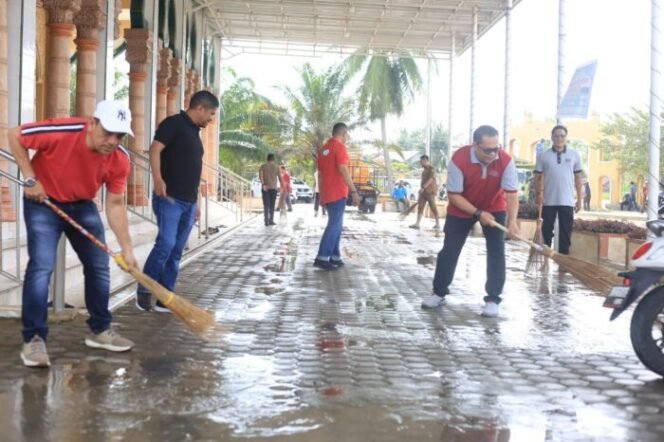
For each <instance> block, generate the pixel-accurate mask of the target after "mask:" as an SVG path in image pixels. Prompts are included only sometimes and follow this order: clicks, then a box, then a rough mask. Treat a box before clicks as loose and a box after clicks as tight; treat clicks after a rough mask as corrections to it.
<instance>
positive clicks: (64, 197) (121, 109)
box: [8, 101, 136, 367]
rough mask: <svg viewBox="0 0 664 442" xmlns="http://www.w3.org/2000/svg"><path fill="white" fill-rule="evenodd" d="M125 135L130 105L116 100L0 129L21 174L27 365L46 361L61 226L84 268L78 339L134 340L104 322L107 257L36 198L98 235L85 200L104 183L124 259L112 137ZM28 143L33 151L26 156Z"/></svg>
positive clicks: (118, 163) (103, 344) (124, 158)
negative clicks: (77, 113)
mask: <svg viewBox="0 0 664 442" xmlns="http://www.w3.org/2000/svg"><path fill="white" fill-rule="evenodd" d="M126 134H129V135H132V136H133V133H132V131H131V113H130V112H129V109H127V108H126V107H125V106H124V105H123V104H122V103H120V102H117V101H102V102H100V103H99V104H98V105H97V108H96V110H95V113H94V115H93V117H90V118H60V119H51V120H46V121H42V122H38V123H30V124H24V125H22V126H20V127H17V128H14V129H11V130H10V131H9V133H8V139H9V146H10V148H11V150H12V153H13V154H14V158H15V159H16V163H17V164H18V167H19V169H20V170H21V173H22V174H23V177H24V183H25V191H24V200H23V204H24V205H23V216H24V218H25V225H26V231H27V236H28V256H29V260H28V267H27V269H26V271H25V278H24V283H23V301H22V308H21V319H22V321H23V343H24V344H23V348H22V351H21V359H22V360H23V364H25V365H26V366H28V367H48V366H50V364H51V362H50V359H49V357H48V352H47V351H46V339H47V335H48V325H47V319H46V318H47V311H48V286H49V282H50V279H51V273H52V272H53V269H54V267H55V261H56V250H57V247H58V241H59V240H60V236H61V235H62V234H63V233H64V234H65V236H66V237H67V239H68V240H69V243H70V244H71V246H72V247H73V248H74V251H76V254H77V255H78V257H79V259H80V260H81V263H82V264H83V273H84V275H85V306H86V307H87V309H88V313H89V314H90V317H89V319H88V321H87V323H88V326H89V327H90V330H91V332H92V333H91V334H89V335H88V336H86V338H85V345H87V346H88V347H93V348H102V349H105V350H110V351H127V350H129V349H131V348H132V347H133V346H134V343H133V342H132V341H130V340H129V339H125V338H123V337H122V336H120V335H118V334H117V333H115V332H114V331H113V330H112V329H111V312H110V311H109V309H108V300H109V292H110V270H109V257H108V255H107V254H106V253H105V252H104V251H103V250H101V249H100V248H99V247H97V246H96V245H94V244H93V243H92V242H91V241H90V240H89V239H88V238H86V237H85V236H83V234H82V233H80V232H79V231H78V230H76V229H75V228H74V227H72V226H71V225H69V224H68V223H67V222H66V221H65V220H63V219H62V218H60V217H59V216H58V215H57V214H56V213H55V212H54V211H53V210H52V209H50V208H49V207H47V206H46V205H45V204H42V202H43V201H44V200H45V199H46V198H48V199H49V200H50V201H51V202H52V203H54V204H56V205H57V206H58V207H60V208H61V209H62V210H63V211H64V212H65V213H66V214H67V215H69V216H70V217H72V218H73V219H74V220H75V221H76V222H78V223H79V224H81V225H82V226H83V227H84V228H85V229H87V230H88V231H89V232H90V233H92V234H93V235H94V236H96V237H97V238H98V239H100V240H101V241H104V225H103V223H102V221H101V218H100V217H99V211H98V210H97V205H96V204H95V202H94V201H93V199H94V197H95V195H96V194H97V191H98V190H99V189H100V188H101V186H102V185H106V190H107V194H106V217H107V219H108V224H109V225H110V227H111V230H113V233H114V234H115V236H116V237H117V240H118V242H119V243H120V247H121V249H122V256H123V258H124V260H125V262H126V263H127V264H128V265H129V266H130V267H135V266H136V259H135V258H134V253H133V249H132V245H131V238H130V237H129V228H128V226H129V223H128V221H127V211H126V208H125V205H124V193H125V189H126V187H127V177H128V176H129V155H128V153H127V151H125V149H124V148H123V147H121V146H120V141H121V140H122V139H123V138H124V137H125V135H126ZM28 149H32V150H35V151H36V154H35V155H34V157H33V158H32V160H30V157H29V156H28Z"/></svg>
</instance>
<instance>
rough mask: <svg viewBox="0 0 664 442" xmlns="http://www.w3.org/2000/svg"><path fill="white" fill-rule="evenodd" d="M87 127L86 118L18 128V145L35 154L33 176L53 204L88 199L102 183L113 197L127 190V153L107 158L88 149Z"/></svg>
mask: <svg viewBox="0 0 664 442" xmlns="http://www.w3.org/2000/svg"><path fill="white" fill-rule="evenodd" d="M87 126H88V120H87V119H85V118H59V119H50V120H44V121H40V122H38V123H29V124H24V125H22V126H21V127H20V136H19V142H20V143H21V145H22V146H23V147H24V148H26V149H34V150H36V151H37V153H36V154H35V155H34V156H33V157H32V160H31V163H32V168H33V169H34V171H35V176H36V178H37V179H38V180H39V181H40V182H41V184H42V186H43V187H44V190H45V191H46V194H47V195H48V196H49V197H51V198H53V199H55V200H56V201H60V202H74V201H81V200H91V199H93V198H94V197H95V195H96V194H97V191H98V190H99V188H100V187H101V186H102V184H106V189H107V190H108V191H109V192H111V193H116V194H122V193H124V192H125V190H126V188H127V177H128V176H129V154H128V152H127V151H126V150H125V149H124V148H123V147H122V146H118V148H117V149H115V150H114V151H113V152H112V153H110V154H108V155H102V154H99V153H97V152H95V151H93V150H91V149H90V148H89V147H88V145H87V142H86V134H87V130H88V129H87Z"/></svg>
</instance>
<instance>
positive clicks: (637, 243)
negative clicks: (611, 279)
mask: <svg viewBox="0 0 664 442" xmlns="http://www.w3.org/2000/svg"><path fill="white" fill-rule="evenodd" d="M644 242H646V240H645V239H632V238H625V268H632V266H631V265H630V261H631V259H632V255H634V252H636V249H638V248H639V247H641V245H642V244H643V243H644Z"/></svg>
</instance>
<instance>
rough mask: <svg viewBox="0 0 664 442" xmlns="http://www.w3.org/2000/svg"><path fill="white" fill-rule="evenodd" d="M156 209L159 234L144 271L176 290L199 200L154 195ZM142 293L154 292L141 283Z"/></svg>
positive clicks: (140, 289)
mask: <svg viewBox="0 0 664 442" xmlns="http://www.w3.org/2000/svg"><path fill="white" fill-rule="evenodd" d="M169 199H170V201H169ZM152 210H154V214H155V216H156V217H157V227H158V228H159V233H158V234H157V239H156V240H155V243H154V247H153V248H152V251H151V252H150V255H149V256H148V259H147V261H145V267H144V268H143V273H145V274H146V275H148V276H149V277H150V278H152V279H154V280H155V281H157V282H159V283H160V284H161V285H163V286H164V287H166V288H167V289H168V290H171V291H173V290H174V289H175V281H176V280H177V277H178V271H179V268H180V259H181V258H182V251H183V250H184V246H185V245H187V240H188V239H189V233H191V228H192V227H193V225H194V218H195V216H196V203H192V202H189V201H183V200H179V199H175V198H170V197H169V198H168V199H167V198H164V197H161V196H157V195H152ZM138 292H140V293H144V294H149V293H150V291H149V290H148V289H146V288H145V287H143V286H141V285H139V286H138Z"/></svg>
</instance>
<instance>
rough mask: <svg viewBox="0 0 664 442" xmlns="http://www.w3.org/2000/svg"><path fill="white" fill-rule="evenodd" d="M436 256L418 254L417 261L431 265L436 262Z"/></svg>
mask: <svg viewBox="0 0 664 442" xmlns="http://www.w3.org/2000/svg"><path fill="white" fill-rule="evenodd" d="M436 259H437V258H436V257H435V256H418V257H417V263H418V264H420V265H423V266H424V265H433V264H436Z"/></svg>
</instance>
